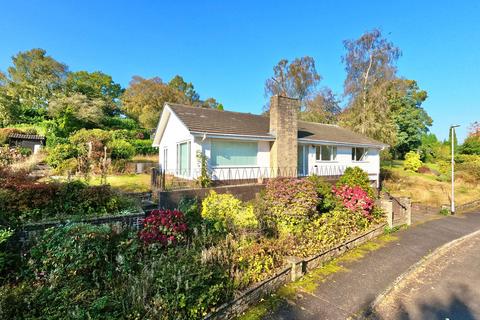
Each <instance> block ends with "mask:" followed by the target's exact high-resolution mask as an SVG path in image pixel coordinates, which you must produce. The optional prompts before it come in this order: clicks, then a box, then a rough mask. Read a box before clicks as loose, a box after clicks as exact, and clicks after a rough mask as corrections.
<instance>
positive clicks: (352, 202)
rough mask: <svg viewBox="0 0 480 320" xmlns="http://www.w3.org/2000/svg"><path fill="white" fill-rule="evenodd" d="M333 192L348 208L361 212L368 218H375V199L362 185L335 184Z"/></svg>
mask: <svg viewBox="0 0 480 320" xmlns="http://www.w3.org/2000/svg"><path fill="white" fill-rule="evenodd" d="M332 192H333V193H334V194H335V195H336V196H337V198H338V199H340V200H341V201H342V203H343V205H344V206H345V207H346V208H347V209H349V210H351V211H355V212H360V213H361V214H362V215H363V216H364V217H365V218H367V219H368V220H371V219H372V218H373V217H372V210H373V206H374V201H373V199H372V198H370V197H369V196H368V194H367V192H366V191H365V190H363V189H362V188H361V187H358V186H355V187H349V186H347V185H343V186H341V187H335V186H334V187H333V188H332Z"/></svg>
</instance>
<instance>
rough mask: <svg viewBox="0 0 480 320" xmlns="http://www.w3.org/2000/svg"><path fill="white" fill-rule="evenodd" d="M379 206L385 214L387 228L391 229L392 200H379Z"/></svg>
mask: <svg viewBox="0 0 480 320" xmlns="http://www.w3.org/2000/svg"><path fill="white" fill-rule="evenodd" d="M380 206H381V207H382V209H383V211H385V213H386V214H387V223H388V227H389V228H393V202H392V200H387V199H380Z"/></svg>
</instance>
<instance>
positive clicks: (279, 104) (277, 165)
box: [270, 95, 299, 177]
mask: <svg viewBox="0 0 480 320" xmlns="http://www.w3.org/2000/svg"><path fill="white" fill-rule="evenodd" d="M298 108H299V101H298V100H297V99H292V98H287V97H282V96H278V95H275V96H273V97H271V98H270V133H271V134H272V135H274V136H275V141H274V142H273V144H272V148H271V149H270V167H271V168H273V170H274V176H276V175H280V174H279V173H278V172H279V171H282V172H283V171H285V172H284V173H282V174H281V175H282V176H287V174H288V176H294V177H296V176H297V172H296V169H297V161H298V139H297V138H298V137H297V135H298V123H297V112H298ZM286 168H289V169H291V170H286Z"/></svg>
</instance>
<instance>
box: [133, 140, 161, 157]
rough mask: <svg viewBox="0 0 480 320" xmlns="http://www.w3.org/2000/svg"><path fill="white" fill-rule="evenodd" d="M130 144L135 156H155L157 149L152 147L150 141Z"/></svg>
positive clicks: (137, 141) (136, 141) (135, 141)
mask: <svg viewBox="0 0 480 320" xmlns="http://www.w3.org/2000/svg"><path fill="white" fill-rule="evenodd" d="M130 143H131V144H132V145H133V146H134V147H135V154H142V155H149V154H157V153H158V149H157V148H155V147H152V140H140V139H135V140H131V141H130Z"/></svg>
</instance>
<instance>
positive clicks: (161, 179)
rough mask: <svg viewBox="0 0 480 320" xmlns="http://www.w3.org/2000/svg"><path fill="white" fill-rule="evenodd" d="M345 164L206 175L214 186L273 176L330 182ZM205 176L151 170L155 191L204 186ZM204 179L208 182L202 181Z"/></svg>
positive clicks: (226, 170)
mask: <svg viewBox="0 0 480 320" xmlns="http://www.w3.org/2000/svg"><path fill="white" fill-rule="evenodd" d="M346 168H347V166H345V165H326V166H319V165H316V166H313V167H312V168H309V169H308V170H307V169H302V168H300V169H299V168H296V167H280V168H271V167H253V166H245V167H209V168H207V170H206V176H207V177H208V180H210V182H211V183H210V184H211V185H213V186H218V185H234V184H248V183H263V182H265V181H266V180H268V179H270V178H274V177H305V176H309V175H318V176H322V177H325V178H326V179H327V180H328V179H338V178H339V177H340V176H341V175H342V174H343V173H344V172H345V169H346ZM202 175H204V176H205V172H203V173H202V170H201V169H198V168H191V169H185V170H178V169H161V168H153V169H152V181H151V182H152V189H154V190H177V189H191V188H198V187H201V183H200V180H202V179H200V178H205V177H202ZM203 180H205V179H203Z"/></svg>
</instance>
